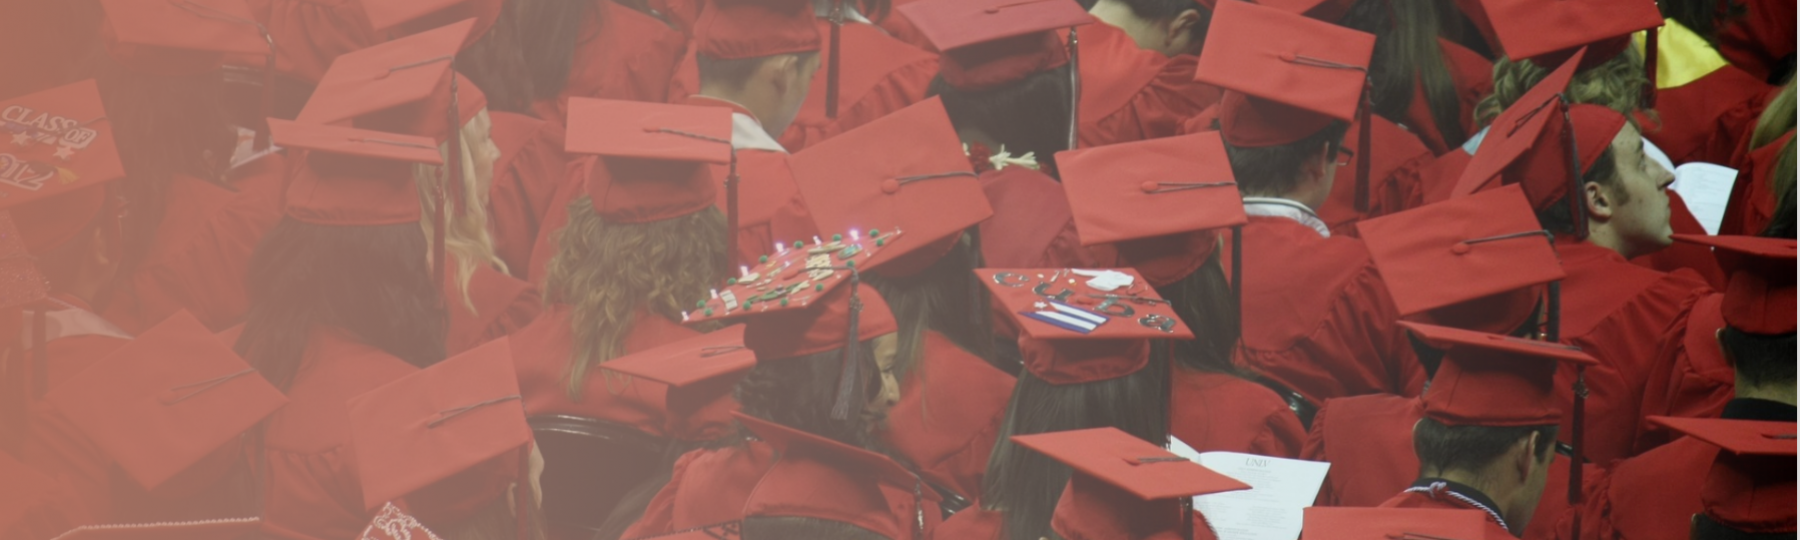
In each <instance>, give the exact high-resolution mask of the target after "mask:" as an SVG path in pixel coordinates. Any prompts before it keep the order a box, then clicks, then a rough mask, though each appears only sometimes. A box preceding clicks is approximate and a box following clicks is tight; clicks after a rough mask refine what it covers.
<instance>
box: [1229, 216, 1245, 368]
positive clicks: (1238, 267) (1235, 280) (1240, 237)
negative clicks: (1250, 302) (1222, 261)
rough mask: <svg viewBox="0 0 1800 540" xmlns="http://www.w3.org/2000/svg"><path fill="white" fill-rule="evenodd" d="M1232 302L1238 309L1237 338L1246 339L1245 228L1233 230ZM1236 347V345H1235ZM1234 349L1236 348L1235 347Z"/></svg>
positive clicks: (1236, 339)
mask: <svg viewBox="0 0 1800 540" xmlns="http://www.w3.org/2000/svg"><path fill="white" fill-rule="evenodd" d="M1231 302H1232V305H1233V307H1235V308H1236V309H1237V336H1236V337H1234V338H1233V339H1232V341H1233V342H1236V341H1239V340H1242V339H1243V337H1244V226H1243V225H1238V226H1235V227H1232V228H1231ZM1234 345H1235V343H1234ZM1233 348H1236V347H1235V346H1234V347H1233Z"/></svg>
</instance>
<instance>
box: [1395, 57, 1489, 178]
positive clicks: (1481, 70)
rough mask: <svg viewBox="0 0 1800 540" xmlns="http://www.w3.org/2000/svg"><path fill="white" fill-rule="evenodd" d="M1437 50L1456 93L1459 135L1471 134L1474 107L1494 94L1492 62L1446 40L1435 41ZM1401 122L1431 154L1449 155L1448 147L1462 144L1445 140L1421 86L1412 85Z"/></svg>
mask: <svg viewBox="0 0 1800 540" xmlns="http://www.w3.org/2000/svg"><path fill="white" fill-rule="evenodd" d="M1438 49H1439V51H1441V53H1442V54H1443V58H1444V67H1445V68H1446V69H1447V70H1448V71H1449V72H1450V84H1451V86H1452V87H1453V88H1455V90H1456V101H1457V110H1458V111H1459V113H1458V114H1457V118H1459V119H1461V120H1462V124H1461V127H1462V132H1463V133H1464V134H1465V135H1473V134H1475V130H1476V129H1477V128H1479V127H1480V126H1476V125H1475V104H1477V103H1480V102H1481V98H1484V97H1487V95H1488V94H1492V93H1494V63H1493V62H1491V61H1489V60H1488V59H1487V58H1484V57H1482V56H1481V54H1480V53H1477V52H1475V51H1471V50H1469V49H1468V48H1467V47H1464V46H1462V45H1458V44H1457V43H1456V42H1453V41H1450V40H1447V39H1443V38H1438ZM1401 123H1402V124H1404V125H1405V127H1406V129H1407V131H1410V132H1412V133H1413V134H1416V135H1418V137H1419V141H1420V142H1422V143H1424V144H1425V146H1426V147H1427V148H1430V149H1431V153H1433V154H1443V153H1445V152H1449V151H1450V150H1453V149H1454V147H1453V146H1449V145H1455V144H1462V141H1445V140H1444V135H1443V130H1441V129H1438V125H1437V119H1436V118H1434V117H1432V116H1431V102H1430V101H1428V100H1426V99H1425V85H1424V84H1423V83H1416V84H1414V85H1413V98H1412V102H1411V103H1409V104H1408V105H1407V108H1406V115H1405V116H1404V117H1402V119H1401Z"/></svg>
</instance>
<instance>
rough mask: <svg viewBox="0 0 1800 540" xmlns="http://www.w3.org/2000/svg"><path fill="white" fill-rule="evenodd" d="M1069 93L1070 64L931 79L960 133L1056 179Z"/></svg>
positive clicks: (1063, 145)
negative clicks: (1034, 163) (1005, 74)
mask: <svg viewBox="0 0 1800 540" xmlns="http://www.w3.org/2000/svg"><path fill="white" fill-rule="evenodd" d="M1069 92H1070V88H1069V66H1068V65H1064V66H1063V67H1060V68H1056V69H1052V70H1048V71H1040V72H1038V73H1033V74H1031V75H1029V76H1026V77H1025V78H1024V79H1021V80H1019V81H1018V82H1014V83H1012V84H1008V85H1005V86H1001V87H999V88H992V89H988V90H981V91H975V92H969V91H963V90H957V89H956V88H953V87H951V86H950V84H949V83H946V82H944V78H943V77H941V76H940V77H938V78H935V79H932V80H931V86H930V88H929V89H928V90H927V91H926V94H927V95H930V96H941V97H943V101H944V112H945V113H946V114H948V115H949V116H950V123H951V124H953V125H955V126H956V129H958V130H967V129H973V130H976V131H980V132H982V133H985V134H987V136H989V137H992V138H993V139H994V140H995V141H997V142H999V143H1001V144H1004V145H1006V151H1008V152H1011V153H1012V154H1013V155H1015V156H1017V155H1022V154H1024V153H1026V152H1033V153H1036V154H1037V160H1038V163H1040V164H1043V165H1044V169H1043V170H1044V172H1045V173H1046V174H1050V175H1051V176H1056V174H1055V171H1056V167H1055V161H1054V159H1053V158H1054V157H1055V155H1056V153H1057V152H1060V151H1063V150H1068V149H1069V112H1070V111H1069V99H1070V98H1069ZM993 150H994V151H996V152H997V151H999V150H1000V149H999V148H994V149H993ZM1033 540H1036V539H1033Z"/></svg>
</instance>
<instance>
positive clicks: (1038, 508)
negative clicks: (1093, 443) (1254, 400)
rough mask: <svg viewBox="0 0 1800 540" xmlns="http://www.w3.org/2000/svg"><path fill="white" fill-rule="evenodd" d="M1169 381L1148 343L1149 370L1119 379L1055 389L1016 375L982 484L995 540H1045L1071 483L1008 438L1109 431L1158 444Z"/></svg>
mask: <svg viewBox="0 0 1800 540" xmlns="http://www.w3.org/2000/svg"><path fill="white" fill-rule="evenodd" d="M1168 377H1169V363H1168V348H1167V347H1166V345H1164V344H1162V343H1160V342H1158V343H1152V344H1151V347H1150V363H1149V365H1147V366H1145V367H1144V369H1142V370H1139V371H1138V372H1136V373H1133V374H1131V375H1127V376H1125V377H1121V378H1118V379H1112V380H1107V381H1100V382H1091V383H1085V384H1067V385H1053V384H1050V383H1048V382H1044V381H1043V380H1042V379H1039V378H1037V377H1036V376H1033V375H1032V374H1031V372H1029V371H1025V372H1021V373H1020V374H1019V384H1018V385H1017V386H1015V387H1013V395H1012V402H1011V403H1010V404H1008V405H1007V410H1006V420H1005V421H1004V422H1003V423H1002V424H1001V425H1000V440H999V442H998V443H996V444H995V445H994V453H993V454H992V455H990V456H989V457H988V466H987V476H986V478H985V479H983V481H982V497H981V504H982V506H983V507H984V508H987V509H989V510H997V511H1001V512H1003V513H1004V520H1005V521H1004V522H1005V528H1004V534H1003V535H1002V536H1001V537H1002V538H1004V539H1007V540H1038V539H1040V538H1046V537H1049V536H1050V516H1051V514H1052V513H1054V512H1055V510H1056V501H1057V499H1058V498H1060V497H1061V496H1062V490H1063V484H1064V483H1066V482H1068V481H1069V467H1068V466H1066V465H1063V464H1061V463H1058V462H1057V461H1055V460H1053V459H1050V458H1049V457H1046V456H1044V455H1043V454H1039V453H1037V452H1034V451H1032V450H1028V449H1026V448H1024V447H1022V446H1019V445H1016V444H1013V443H1012V440H1011V436H1013V435H1029V434H1033V433H1047V432H1053V431H1067V430H1072V429H1087V428H1095V427H1105V426H1111V427H1116V428H1119V429H1120V430H1122V431H1124V432H1126V433H1130V434H1132V435H1134V436H1137V437H1138V438H1141V439H1144V440H1146V441H1150V442H1153V443H1156V444H1158V445H1161V444H1163V443H1164V442H1165V441H1167V440H1168V438H1169V379H1168Z"/></svg>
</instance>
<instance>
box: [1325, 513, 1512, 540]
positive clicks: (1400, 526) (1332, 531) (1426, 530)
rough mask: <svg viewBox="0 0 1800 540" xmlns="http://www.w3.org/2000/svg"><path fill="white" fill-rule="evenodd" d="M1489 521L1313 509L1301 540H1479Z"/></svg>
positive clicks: (1463, 516)
mask: <svg viewBox="0 0 1800 540" xmlns="http://www.w3.org/2000/svg"><path fill="white" fill-rule="evenodd" d="M1487 518H1488V515H1487V513H1485V512H1482V511H1480V510H1444V509H1436V508H1348V507H1329V506H1314V507H1310V508H1307V509H1306V510H1305V515H1304V517H1303V518H1302V519H1303V523H1302V525H1301V527H1300V540H1431V539H1441V540H1480V539H1482V538H1486V537H1487V531H1486V523H1487Z"/></svg>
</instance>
